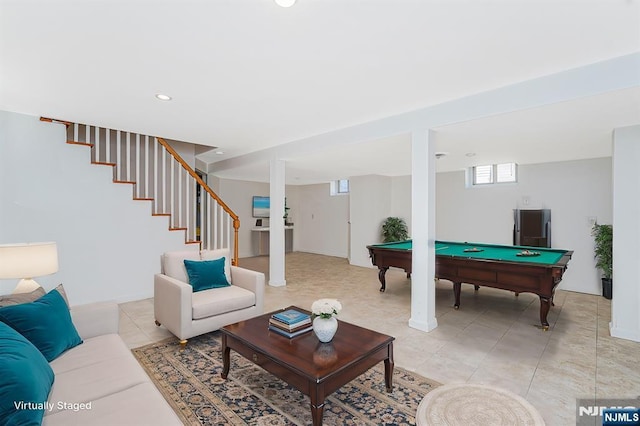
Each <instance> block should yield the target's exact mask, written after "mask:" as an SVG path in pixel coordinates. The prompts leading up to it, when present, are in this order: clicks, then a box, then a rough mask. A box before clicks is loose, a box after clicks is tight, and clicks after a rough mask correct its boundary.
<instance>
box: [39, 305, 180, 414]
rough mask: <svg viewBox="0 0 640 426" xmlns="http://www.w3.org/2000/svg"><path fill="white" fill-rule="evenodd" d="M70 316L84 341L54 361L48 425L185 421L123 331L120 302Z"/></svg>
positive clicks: (86, 307) (87, 307)
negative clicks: (142, 362)
mask: <svg viewBox="0 0 640 426" xmlns="http://www.w3.org/2000/svg"><path fill="white" fill-rule="evenodd" d="M71 317H72V320H73V323H74V325H75V327H76V329H77V330H78V334H79V335H80V337H81V338H82V339H83V341H84V342H83V343H82V344H80V345H78V346H76V347H74V348H72V349H69V350H68V351H66V352H65V353H63V354H62V355H60V356H59V357H58V358H56V359H54V360H53V361H52V362H51V363H50V365H51V368H52V369H53V371H54V373H55V381H54V383H53V387H52V388H51V392H50V393H49V400H48V402H49V407H50V409H49V410H45V415H44V419H43V422H42V424H43V425H47V426H55V425H64V426H69V425H92V426H96V425H105V426H107V425H109V426H112V425H136V426H138V425H150V426H151V425H182V422H181V421H180V419H179V418H178V416H177V415H176V413H175V412H174V411H173V409H172V408H171V407H170V406H169V404H168V403H167V401H166V400H165V399H164V397H163V396H162V394H160V392H159V391H158V389H157V388H156V387H155V385H154V384H153V383H152V382H151V379H150V378H149V376H147V374H146V373H145V371H144V370H143V368H142V367H141V366H140V364H139V363H138V361H137V360H136V359H135V358H134V356H133V354H132V353H131V351H130V350H129V349H128V348H127V346H126V345H125V343H124V342H123V341H122V339H121V338H120V336H119V335H118V322H119V310H118V305H117V304H115V303H94V304H88V305H82V306H78V307H73V308H72V309H71Z"/></svg>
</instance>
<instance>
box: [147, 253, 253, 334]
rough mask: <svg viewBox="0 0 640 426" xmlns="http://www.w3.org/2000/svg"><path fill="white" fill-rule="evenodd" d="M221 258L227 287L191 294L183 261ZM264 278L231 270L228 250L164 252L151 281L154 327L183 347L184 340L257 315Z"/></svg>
mask: <svg viewBox="0 0 640 426" xmlns="http://www.w3.org/2000/svg"><path fill="white" fill-rule="evenodd" d="M222 257H224V258H225V275H226V277H227V281H228V282H229V283H230V284H231V285H230V286H228V287H222V288H212V289H208V290H203V291H198V292H193V288H192V287H191V285H189V284H188V282H189V278H188V276H187V271H186V269H185V266H184V260H185V259H187V260H196V261H197V260H214V259H220V258H222ZM264 281H265V278H264V274H263V273H262V272H256V271H251V270H249V269H244V268H240V267H237V266H231V263H230V256H229V250H228V249H218V250H202V251H201V252H198V251H174V252H167V253H164V254H163V255H162V258H161V273H159V274H156V275H155V277H154V295H153V306H154V314H155V319H156V324H157V325H163V326H164V327H166V328H167V330H169V331H170V332H171V333H172V334H174V335H175V336H176V337H178V339H180V341H181V344H183V345H184V344H186V342H187V339H189V338H191V337H194V336H198V335H200V334H204V333H208V332H211V331H214V330H218V329H219V328H221V327H223V326H225V325H228V324H232V323H234V322H238V321H243V320H246V319H249V318H253V317H255V316H258V315H261V314H262V313H263V310H264V286H265V284H264Z"/></svg>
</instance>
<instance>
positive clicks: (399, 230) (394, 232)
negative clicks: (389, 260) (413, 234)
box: [382, 217, 409, 243]
mask: <svg viewBox="0 0 640 426" xmlns="http://www.w3.org/2000/svg"><path fill="white" fill-rule="evenodd" d="M408 239H409V230H408V229H407V224H406V222H405V221H404V219H401V218H399V217H388V218H386V219H385V221H384V222H383V224H382V241H383V242H385V243H390V242H392V241H404V240H408Z"/></svg>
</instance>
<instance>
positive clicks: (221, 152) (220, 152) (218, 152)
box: [216, 151, 224, 155]
mask: <svg viewBox="0 0 640 426" xmlns="http://www.w3.org/2000/svg"><path fill="white" fill-rule="evenodd" d="M216 154H217V155H223V154H224V151H216Z"/></svg>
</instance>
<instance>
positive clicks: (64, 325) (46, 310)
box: [0, 290, 82, 362]
mask: <svg viewBox="0 0 640 426" xmlns="http://www.w3.org/2000/svg"><path fill="white" fill-rule="evenodd" d="M0 321H2V322H4V323H5V324H7V325H8V326H10V327H11V328H13V329H14V330H16V331H17V332H18V333H20V334H22V335H23V336H24V337H26V338H27V340H29V341H30V342H31V343H33V345H34V346H35V347H36V348H38V349H39V350H40V352H42V355H44V357H45V358H46V359H47V361H49V362H51V361H53V360H54V359H56V358H57V357H58V356H60V355H61V354H62V353H63V352H64V351H66V350H67V349H71V348H73V347H74V346H77V345H79V344H80V343H82V339H81V338H80V336H79V335H78V331H77V330H76V328H75V326H74V325H73V322H72V321H71V314H70V313H69V307H68V306H67V303H66V302H65V301H64V299H63V298H62V296H61V295H60V293H58V291H57V290H51V291H50V292H49V293H47V294H45V295H44V296H42V297H41V298H39V299H38V300H36V301H34V302H31V303H23V304H21V305H14V306H5V307H4V308H0Z"/></svg>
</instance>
